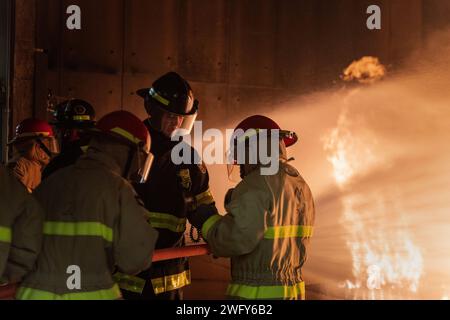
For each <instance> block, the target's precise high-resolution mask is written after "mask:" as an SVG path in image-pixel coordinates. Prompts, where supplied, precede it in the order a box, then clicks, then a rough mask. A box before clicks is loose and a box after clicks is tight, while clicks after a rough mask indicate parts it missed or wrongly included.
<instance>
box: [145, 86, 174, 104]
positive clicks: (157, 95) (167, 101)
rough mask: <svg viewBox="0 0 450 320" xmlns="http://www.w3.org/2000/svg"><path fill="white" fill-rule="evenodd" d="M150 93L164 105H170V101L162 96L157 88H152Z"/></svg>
mask: <svg viewBox="0 0 450 320" xmlns="http://www.w3.org/2000/svg"><path fill="white" fill-rule="evenodd" d="M149 94H150V96H151V97H152V98H154V99H156V100H158V101H159V102H161V103H162V104H163V105H165V106H168V105H169V104H170V101H169V100H167V99H165V98H163V97H161V96H160V95H159V94H158V93H157V92H156V90H155V89H153V88H150V91H149Z"/></svg>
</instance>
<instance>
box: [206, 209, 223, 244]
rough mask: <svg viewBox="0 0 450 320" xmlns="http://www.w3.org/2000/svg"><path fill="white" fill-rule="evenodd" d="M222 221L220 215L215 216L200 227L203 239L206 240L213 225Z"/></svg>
mask: <svg viewBox="0 0 450 320" xmlns="http://www.w3.org/2000/svg"><path fill="white" fill-rule="evenodd" d="M220 219H222V216H221V215H218V214H215V215H213V216H211V217H209V218H208V220H206V221H205V223H204V224H203V226H202V235H203V237H204V238H205V239H208V232H209V230H210V229H211V227H212V226H213V225H215V224H216V222H217V221H219V220H220Z"/></svg>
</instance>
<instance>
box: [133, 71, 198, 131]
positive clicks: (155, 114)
mask: <svg viewBox="0 0 450 320" xmlns="http://www.w3.org/2000/svg"><path fill="white" fill-rule="evenodd" d="M137 94H138V95H139V96H141V97H142V98H144V100H145V109H146V110H147V113H148V114H149V116H150V123H151V124H152V126H153V127H154V128H155V129H156V130H160V129H161V120H162V116H163V114H164V113H167V114H171V115H172V116H176V117H182V118H183V121H182V124H181V125H180V127H179V128H178V129H184V130H186V131H185V132H184V133H189V132H190V131H191V129H192V125H193V124H194V121H195V119H196V117H197V112H198V101H197V100H195V99H194V93H193V91H192V89H191V86H190V85H189V83H188V82H187V81H186V80H185V79H183V78H182V77H181V76H180V75H179V74H177V73H175V72H169V73H167V74H165V75H163V76H162V77H160V78H159V79H158V80H156V81H155V82H154V83H153V85H152V87H151V88H144V89H140V90H138V91H137Z"/></svg>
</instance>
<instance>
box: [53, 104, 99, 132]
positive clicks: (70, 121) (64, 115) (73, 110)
mask: <svg viewBox="0 0 450 320" xmlns="http://www.w3.org/2000/svg"><path fill="white" fill-rule="evenodd" d="M53 117H54V120H53V121H52V122H51V124H52V125H55V126H57V127H61V128H67V129H72V128H73V129H77V128H78V129H85V128H86V129H88V128H93V127H94V125H95V110H94V108H93V107H92V105H91V104H90V103H89V102H87V101H84V100H81V99H71V100H66V101H64V102H61V103H60V104H58V105H57V106H56V107H55V111H54V112H53Z"/></svg>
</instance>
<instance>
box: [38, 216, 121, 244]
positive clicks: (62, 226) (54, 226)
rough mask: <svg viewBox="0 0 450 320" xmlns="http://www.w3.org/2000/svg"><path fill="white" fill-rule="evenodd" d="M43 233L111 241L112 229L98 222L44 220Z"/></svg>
mask: <svg viewBox="0 0 450 320" xmlns="http://www.w3.org/2000/svg"><path fill="white" fill-rule="evenodd" d="M44 234H45V235H47V236H68V237H78V236H93V237H102V238H103V239H105V240H106V241H108V242H112V241H113V230H112V229H111V228H109V227H107V226H105V225H104V224H102V223H99V222H50V221H49V222H45V223H44Z"/></svg>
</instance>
